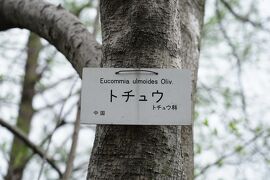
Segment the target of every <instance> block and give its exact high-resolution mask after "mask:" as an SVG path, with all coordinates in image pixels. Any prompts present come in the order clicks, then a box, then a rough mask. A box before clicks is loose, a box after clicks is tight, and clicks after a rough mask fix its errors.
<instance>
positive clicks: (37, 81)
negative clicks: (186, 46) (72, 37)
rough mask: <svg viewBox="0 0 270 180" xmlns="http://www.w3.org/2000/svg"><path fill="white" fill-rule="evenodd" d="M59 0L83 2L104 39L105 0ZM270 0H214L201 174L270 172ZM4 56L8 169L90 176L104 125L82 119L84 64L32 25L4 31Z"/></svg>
mask: <svg viewBox="0 0 270 180" xmlns="http://www.w3.org/2000/svg"><path fill="white" fill-rule="evenodd" d="M50 2H52V3H54V4H59V3H60V4H62V6H63V7H65V8H67V9H69V10H70V11H71V12H73V13H74V14H75V15H76V16H78V17H79V18H80V19H81V20H82V21H83V22H84V23H85V24H86V25H87V26H88V27H89V31H91V32H93V33H94V34H95V36H96V38H97V40H98V41H99V42H100V41H101V35H100V27H99V13H97V12H98V11H97V9H98V2H97V1H96V0H76V1H73V0H54V1H53V0H51V1H50ZM268 7H270V3H269V2H266V1H264V0H247V1H243V0H208V1H207V6H206V15H205V25H204V30H203V39H202V46H201V58H200V66H199V76H198V77H199V79H198V89H197V104H196V119H195V122H194V126H195V135H194V140H195V146H194V148H195V165H196V169H195V176H196V179H210V180H211V179H213V180H214V179H240V180H241V179H250V180H253V179H267V177H268V176H269V175H270V155H269V152H270V147H269V146H270V142H269V141H270V140H269V135H270V123H269V121H268V119H267V118H268V117H269V115H270V113H269V106H270V103H269V102H270V98H269V95H268V94H267V93H268V91H269V90H270V83H269V82H270V81H269V72H270V71H269V67H270V66H269V53H270V51H269V50H268V48H269V47H270V46H269V42H270V41H269V40H270V23H269V20H270V11H269V8H268ZM15 37H16V38H15ZM0 64H1V65H0V122H1V124H2V126H4V125H6V126H5V127H0V150H1V152H0V162H1V163H0V179H4V178H5V177H9V174H8V173H7V172H8V170H9V172H12V174H13V175H14V173H17V175H18V179H20V176H22V173H23V178H22V179H30V178H31V179H59V177H60V176H65V177H66V174H67V173H65V172H68V171H70V170H71V172H70V173H71V179H83V177H85V176H86V173H87V166H88V165H87V164H88V160H89V157H88V156H89V154H90V153H89V152H90V151H91V147H92V144H90V143H89V139H92V142H93V138H94V130H95V127H94V126H81V127H80V128H78V126H77V128H74V127H75V124H76V122H78V118H76V117H77V109H78V106H77V104H78V101H79V92H80V79H79V77H78V76H77V75H76V72H75V71H74V70H73V68H72V67H71V66H70V64H69V63H67V61H66V60H65V58H64V57H63V56H62V55H61V54H59V53H58V52H57V50H55V49H54V48H53V47H51V46H50V45H49V43H48V42H47V41H45V40H43V39H40V38H39V37H37V36H36V35H34V34H33V33H29V32H27V31H26V30H16V29H15V30H9V31H7V32H0ZM59 68H61V69H63V71H61V73H60V72H59V71H57V69H59ZM63 72H64V73H63ZM67 89H69V91H67ZM76 119H77V121H76ZM9 125H16V127H17V128H14V126H10V129H9V130H7V128H6V127H9ZM75 129H76V131H75V133H74V130H75ZM78 130H79V132H77V131H78ZM16 132H17V133H18V132H20V133H21V134H23V135H25V136H23V137H24V138H26V140H25V141H29V142H28V143H32V145H33V146H34V147H31V145H29V144H27V143H26V142H25V141H21V140H18V138H19V137H20V133H19V134H17V136H14V138H13V134H16ZM77 133H79V135H78V145H77V148H76V143H73V142H76V141H77V140H76V139H77V137H76V134H77ZM73 134H74V135H73ZM23 137H20V139H22V138H23ZM89 137H90V138H89ZM72 144H73V146H72ZM29 147H31V148H29ZM71 147H73V148H72V149H73V150H72V151H71ZM74 149H77V150H76V151H75V159H74V162H73V160H72V158H71V159H70V158H69V157H72V156H71V154H72V153H71V152H74ZM70 153H71V154H70ZM72 165H73V166H72ZM67 167H69V168H67ZM59 172H61V173H59ZM64 174H65V175H64ZM7 179H10V178H7Z"/></svg>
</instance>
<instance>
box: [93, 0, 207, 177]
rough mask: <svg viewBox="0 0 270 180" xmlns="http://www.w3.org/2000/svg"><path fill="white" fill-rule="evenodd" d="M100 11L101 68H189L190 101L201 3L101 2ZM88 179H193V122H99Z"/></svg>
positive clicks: (175, 0)
mask: <svg viewBox="0 0 270 180" xmlns="http://www.w3.org/2000/svg"><path fill="white" fill-rule="evenodd" d="M100 11H101V26H102V33H103V35H102V38H103V59H102V66H103V67H122V68H131V67H132V68H180V69H190V70H191V71H192V73H193V93H192V96H193V100H194V93H195V87H196V80H197V70H198V59H199V44H200V43H199V42H200V32H201V28H202V22H203V13H204V1H202V0H170V1H166V0H159V1H156V0H148V1H142V0H137V1H132V0H101V4H100ZM193 102H194V101H193ZM164 121H166V119H164ZM88 179H181V180H182V179H193V130H192V126H111V125H98V126H97V129H96V138H95V143H94V147H93V150H92V155H91V159H90V164H89V171H88Z"/></svg>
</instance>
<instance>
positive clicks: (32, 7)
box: [0, 0, 102, 76]
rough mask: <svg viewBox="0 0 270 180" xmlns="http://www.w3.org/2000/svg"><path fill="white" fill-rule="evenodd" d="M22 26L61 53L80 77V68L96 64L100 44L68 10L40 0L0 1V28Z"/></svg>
mask: <svg viewBox="0 0 270 180" xmlns="http://www.w3.org/2000/svg"><path fill="white" fill-rule="evenodd" d="M15 27H18V28H26V29H28V30H30V31H33V32H35V33H37V34H38V35H40V36H41V37H43V38H44V39H46V40H48V41H49V42H50V43H51V44H52V45H54V46H55V47H56V48H57V49H58V50H59V51H60V52H61V53H63V54H64V55H65V56H66V58H67V59H68V60H69V62H70V63H71V64H72V65H73V67H74V68H75V70H76V71H77V72H78V74H79V75H80V76H81V73H82V68H83V67H86V66H92V67H98V66H99V65H100V61H101V57H102V56H101V49H100V45H99V44H98V43H97V42H96V41H95V39H94V37H93V36H92V35H91V33H89V31H88V30H87V28H86V27H85V26H84V25H83V24H82V23H81V22H80V21H79V20H78V19H77V18H76V17H75V16H74V15H72V14H71V13H69V12H68V11H66V10H65V9H63V8H62V7H61V5H59V6H54V5H52V4H49V3H47V2H43V1H42V0H0V31H1V30H6V29H10V28H15Z"/></svg>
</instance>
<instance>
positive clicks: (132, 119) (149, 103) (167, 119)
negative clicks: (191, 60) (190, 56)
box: [81, 68, 192, 125]
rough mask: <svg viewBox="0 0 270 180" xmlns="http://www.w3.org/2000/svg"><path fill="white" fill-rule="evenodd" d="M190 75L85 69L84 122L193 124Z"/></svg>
mask: <svg viewBox="0 0 270 180" xmlns="http://www.w3.org/2000/svg"><path fill="white" fill-rule="evenodd" d="M191 89H192V88H191V72H190V71H189V70H180V69H126V68H125V69H122V68H84V69H83V80H82V96H81V123H84V124H130V125H191V124H192V120H191Z"/></svg>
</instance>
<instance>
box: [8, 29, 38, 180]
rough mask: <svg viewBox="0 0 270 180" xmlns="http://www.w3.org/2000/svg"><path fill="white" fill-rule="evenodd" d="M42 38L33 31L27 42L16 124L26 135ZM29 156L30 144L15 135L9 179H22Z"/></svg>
mask: <svg viewBox="0 0 270 180" xmlns="http://www.w3.org/2000/svg"><path fill="white" fill-rule="evenodd" d="M41 47H42V46H41V43H40V38H39V37H38V36H37V35H35V34H34V33H31V34H30V36H29V39H28V43H27V60H26V64H25V75H24V80H23V87H22V98H21V102H20V106H19V107H20V109H19V114H18V119H17V123H16V126H17V127H18V128H20V129H21V130H22V131H23V132H24V133H25V135H28V134H29V132H30V129H31V128H30V126H31V120H32V118H33V115H34V108H33V106H32V104H33V97H34V96H35V92H36V91H35V85H36V83H37V82H38V81H39V78H40V76H39V74H38V72H37V66H38V55H39V51H40V49H41ZM28 156H29V149H28V146H27V145H25V144H24V143H23V142H22V141H21V140H19V139H18V138H17V137H16V136H15V137H14V140H13V143H12V147H11V152H10V160H9V167H8V173H7V176H6V179H7V180H15V179H22V176H23V170H24V167H25V165H26V163H27V160H28Z"/></svg>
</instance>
